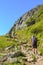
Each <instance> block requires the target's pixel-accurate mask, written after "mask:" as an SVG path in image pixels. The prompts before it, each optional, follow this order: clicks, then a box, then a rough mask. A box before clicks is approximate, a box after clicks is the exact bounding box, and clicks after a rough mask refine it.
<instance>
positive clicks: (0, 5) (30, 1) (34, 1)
mask: <svg viewBox="0 0 43 65" xmlns="http://www.w3.org/2000/svg"><path fill="white" fill-rule="evenodd" d="M39 4H43V0H0V35H3V34H6V33H7V32H8V31H9V30H10V29H11V27H12V26H13V25H14V23H15V21H16V20H17V19H18V18H19V17H20V16H22V15H23V14H24V13H25V12H27V11H28V10H30V9H32V8H34V7H36V6H37V5H39Z"/></svg>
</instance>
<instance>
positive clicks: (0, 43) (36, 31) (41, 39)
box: [0, 6, 43, 49]
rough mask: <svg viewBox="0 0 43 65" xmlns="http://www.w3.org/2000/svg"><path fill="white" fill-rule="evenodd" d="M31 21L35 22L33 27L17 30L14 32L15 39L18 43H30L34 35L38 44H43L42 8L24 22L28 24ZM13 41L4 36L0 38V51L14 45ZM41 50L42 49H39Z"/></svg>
mask: <svg viewBox="0 0 43 65" xmlns="http://www.w3.org/2000/svg"><path fill="white" fill-rule="evenodd" d="M32 20H34V21H35V24H34V25H30V26H27V27H26V28H25V29H21V30H20V29H19V30H17V31H16V32H15V35H16V38H17V39H18V40H19V41H25V40H26V41H28V42H29V43H30V38H31V36H32V35H35V36H36V37H37V39H38V44H43V6H42V7H41V8H40V10H39V12H38V14H35V15H33V17H30V19H28V20H27V21H25V22H26V24H28V23H29V22H31V21H32ZM15 43H16V42H15V40H12V39H11V38H9V37H6V36H0V49H4V48H5V47H7V46H10V45H13V44H15ZM41 49H42V47H41Z"/></svg>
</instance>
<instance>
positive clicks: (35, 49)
mask: <svg viewBox="0 0 43 65" xmlns="http://www.w3.org/2000/svg"><path fill="white" fill-rule="evenodd" d="M31 42H32V51H33V52H34V54H37V38H36V37H35V36H32V38H31Z"/></svg>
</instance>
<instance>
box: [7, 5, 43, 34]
mask: <svg viewBox="0 0 43 65" xmlns="http://www.w3.org/2000/svg"><path fill="white" fill-rule="evenodd" d="M41 6H43V5H39V6H37V7H36V8H34V9H32V10H30V11H28V12H26V13H25V14H24V15H23V16H21V17H20V18H19V19H18V20H17V21H16V22H15V24H14V26H13V27H12V28H11V30H10V31H9V33H10V34H11V33H12V31H13V30H17V29H23V28H25V27H26V26H27V25H26V23H25V21H26V20H28V19H29V18H30V17H33V15H34V14H37V13H38V12H39V10H40V8H41ZM34 23H35V21H32V22H31V23H29V24H28V25H29V26H30V25H32V24H34ZM9 33H8V34H9Z"/></svg>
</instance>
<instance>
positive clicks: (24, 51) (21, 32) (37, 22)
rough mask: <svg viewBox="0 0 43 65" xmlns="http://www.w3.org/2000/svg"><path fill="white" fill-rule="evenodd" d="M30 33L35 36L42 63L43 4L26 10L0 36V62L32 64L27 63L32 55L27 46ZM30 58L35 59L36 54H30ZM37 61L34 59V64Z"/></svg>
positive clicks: (17, 64) (20, 64)
mask: <svg viewBox="0 0 43 65" xmlns="http://www.w3.org/2000/svg"><path fill="white" fill-rule="evenodd" d="M32 35H35V36H36V37H37V40H38V42H37V45H38V48H37V49H38V51H39V52H40V54H41V55H42V56H41V61H42V64H43V5H39V6H37V7H35V8H34V9H32V10H30V11H29V12H26V13H25V14H24V15H23V16H21V17H20V18H19V19H18V20H17V21H16V23H15V24H14V26H13V27H12V28H11V30H10V31H9V32H8V33H7V34H6V35H3V36H0V63H2V64H5V65H27V64H30V65H32V63H29V60H31V57H30V56H31V55H32V54H30V53H31V52H32V50H31V47H30V46H29V45H30V44H31V41H30V40H31V36H32ZM24 57H25V58H24ZM38 57H39V58H38V59H37V60H39V59H40V56H38ZM26 58H27V59H26ZM32 58H33V59H36V55H35V56H34V55H32ZM33 62H34V61H33ZM39 62H40V60H39ZM39 62H37V61H36V64H35V65H37V64H38V63H39ZM40 63H41V62H40ZM40 63H39V64H40Z"/></svg>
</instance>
